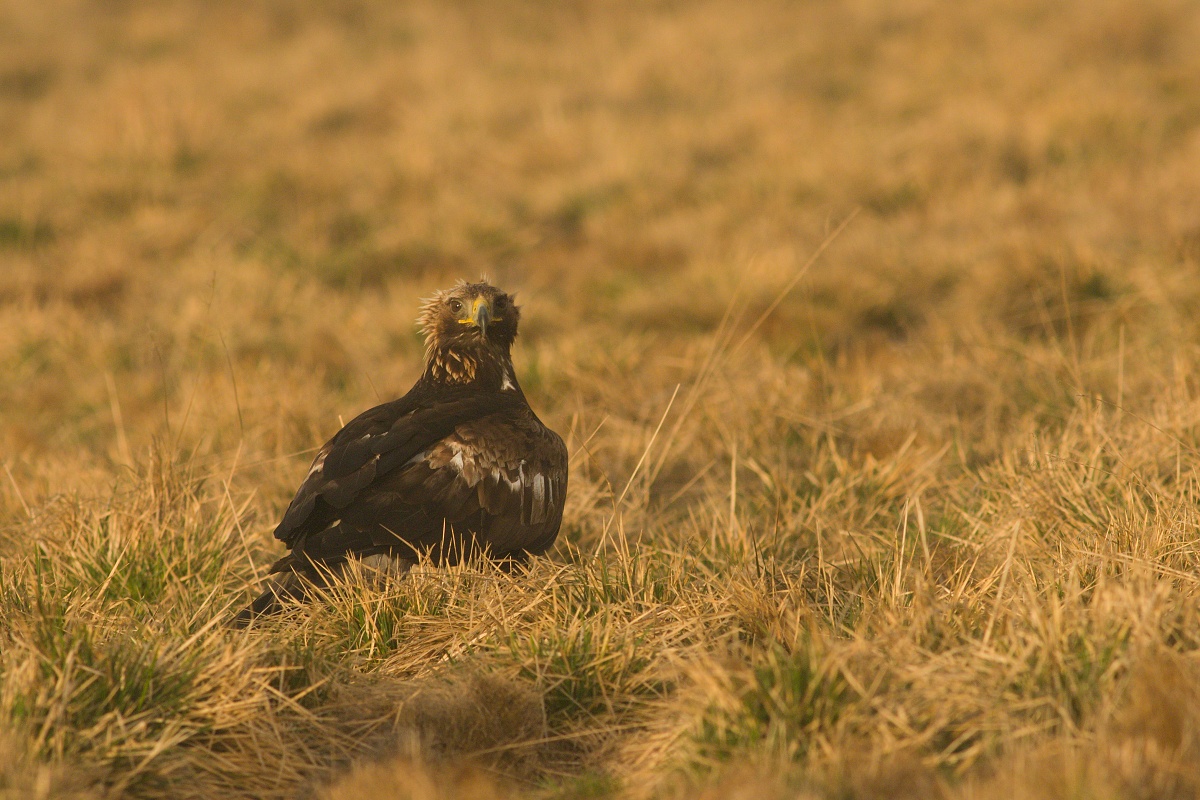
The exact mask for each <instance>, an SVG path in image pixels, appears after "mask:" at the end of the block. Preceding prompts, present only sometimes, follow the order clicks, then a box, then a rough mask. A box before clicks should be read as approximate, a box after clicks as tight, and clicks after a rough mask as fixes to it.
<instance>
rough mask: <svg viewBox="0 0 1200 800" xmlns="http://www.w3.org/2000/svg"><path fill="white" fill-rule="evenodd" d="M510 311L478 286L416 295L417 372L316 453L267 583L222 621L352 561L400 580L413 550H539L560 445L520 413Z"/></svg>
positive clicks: (552, 528)
mask: <svg viewBox="0 0 1200 800" xmlns="http://www.w3.org/2000/svg"><path fill="white" fill-rule="evenodd" d="M519 319H520V311H519V309H518V308H517V306H516V304H515V303H514V302H513V298H512V297H511V296H510V295H508V294H505V293H504V292H502V291H500V290H499V289H497V288H496V287H494V286H492V285H490V284H488V283H486V282H481V283H459V284H458V285H457V286H455V287H454V288H453V289H448V290H444V291H440V292H437V293H436V294H434V295H433V297H431V298H429V299H428V300H426V301H425V303H424V305H423V307H422V309H421V316H420V319H419V324H420V325H421V327H422V329H423V330H424V333H425V342H426V348H425V369H424V372H423V373H422V374H421V377H420V378H419V379H418V380H417V382H416V384H414V385H413V387H412V389H410V390H409V392H408V394H406V395H404V396H403V397H401V398H400V399H398V400H393V401H391V402H390V403H384V404H383V405H380V406H376V407H375V408H372V409H370V410H369V411H365V412H363V413H362V414H360V415H359V416H357V417H356V418H354V419H353V420H351V421H350V423H349V424H348V425H346V426H345V427H344V428H342V429H341V430H340V431H338V432H337V435H335V436H334V437H333V438H332V439H330V440H329V441H328V442H326V443H325V446H324V447H322V448H321V449H320V451H318V453H317V456H316V458H315V459H313V463H312V467H311V468H310V469H309V471H308V476H307V477H306V478H305V479H304V482H303V483H301V484H300V488H299V490H298V491H297V492H296V496H295V498H294V499H293V500H292V503H291V505H290V506H288V509H287V511H286V512H284V515H283V519H282V520H281V521H280V523H279V526H278V527H276V528H275V537H276V538H277V539H280V540H282V541H283V542H284V543H285V544H286V545H287V547H288V550H289V552H288V554H287V555H285V556H284V557H283V558H281V559H279V561H277V562H276V563H275V565H274V566H272V567H271V573H272V574H273V575H277V576H278V577H276V578H272V579H270V582H269V583H268V585H267V588H266V591H264V592H263V593H262V594H261V595H260V596H259V597H258V599H256V600H255V601H254V602H253V603H252V604H251V605H250V607H249V608H246V609H244V610H243V611H241V612H240V613H239V614H238V615H237V616H236V617H235V618H234V619H233V624H235V625H245V624H246V623H248V622H249V621H250V620H252V619H253V618H254V617H256V616H258V615H260V614H267V613H271V612H273V611H278V610H280V609H281V607H282V604H281V600H282V599H283V598H285V597H286V598H292V599H300V598H303V597H304V596H305V594H306V591H307V589H308V587H310V586H318V587H319V586H322V585H325V584H326V583H327V582H328V580H329V578H330V577H331V576H333V575H336V574H337V573H338V572H339V571H340V570H341V569H342V568H343V566H344V565H345V564H346V562H347V561H348V560H350V559H360V560H361V561H362V563H363V565H364V566H365V567H367V568H369V569H372V570H375V571H377V572H380V573H385V574H387V573H392V574H400V573H403V572H404V571H406V570H407V569H408V568H409V567H410V566H412V565H413V564H414V563H415V562H416V561H417V560H418V559H419V558H420V557H422V556H425V555H427V556H428V557H429V558H430V559H431V560H432V561H433V562H434V563H438V564H445V563H455V562H458V561H460V560H462V559H464V558H469V557H472V556H474V555H486V556H487V557H490V558H493V559H497V560H500V561H502V562H512V561H522V560H524V559H525V558H526V557H528V556H529V555H531V554H533V555H537V554H540V553H542V552H545V550H546V549H547V548H549V547H550V545H551V544H553V543H554V539H555V537H556V536H557V535H558V528H559V525H560V523H561V522H562V513H563V500H564V499H565V498H566V493H567V450H566V447H565V446H564V445H563V441H562V439H561V438H559V436H558V434H556V433H555V432H554V431H552V430H550V429H549V428H547V427H546V426H545V425H543V424H542V422H541V420H539V419H538V418H537V415H535V414H534V413H533V409H531V408H530V407H529V403H528V401H526V399H525V395H524V394H523V393H522V392H521V386H520V384H519V383H517V376H516V373H515V372H514V371H513V365H512V356H511V353H510V350H511V347H512V343H513V340H514V339H515V338H516V336H517V322H518V320H519Z"/></svg>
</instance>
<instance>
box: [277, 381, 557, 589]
mask: <svg viewBox="0 0 1200 800" xmlns="http://www.w3.org/2000/svg"><path fill="white" fill-rule="evenodd" d="M505 394H506V395H508V398H511V397H512V394H511V393H505ZM506 399H507V398H506ZM442 411H443V412H444V411H445V409H442ZM419 416H420V414H419V413H412V412H410V414H409V416H408V417H407V418H406V419H408V420H409V421H407V422H404V423H403V424H399V425H397V426H394V427H398V428H400V429H407V428H411V427H414V426H416V423H417V422H418V421H419V420H417V417H419ZM441 418H443V419H444V416H443V417H441ZM460 420H461V421H459V422H457V423H456V424H453V425H451V426H449V430H448V431H446V432H445V434H444V435H442V436H441V437H438V438H433V436H432V435H431V433H430V431H429V430H427V432H426V433H425V434H424V435H416V436H408V437H407V439H406V442H407V444H405V445H404V446H402V447H400V446H398V447H394V448H392V449H390V450H386V451H385V453H384V454H383V455H382V456H380V457H376V456H372V455H370V453H369V451H364V454H363V455H362V456H359V457H357V458H356V459H355V460H352V461H350V463H352V464H353V463H356V462H359V461H360V462H361V466H359V467H358V469H356V470H352V471H350V472H346V473H345V474H344V475H341V476H339V477H332V476H325V477H322V478H319V479H318V481H317V482H316V485H315V486H314V487H310V493H313V494H315V495H316V497H317V498H318V499H317V500H315V501H313V503H312V507H311V509H310V510H309V513H308V514H307V515H306V516H305V517H304V519H303V522H302V524H301V525H299V526H295V527H293V529H292V530H291V531H289V536H290V539H288V541H289V545H290V546H291V547H292V550H293V554H292V556H291V557H289V558H287V559H285V561H286V562H287V563H283V562H281V563H280V565H279V566H280V567H281V568H284V569H287V568H295V566H297V564H296V563H295V562H296V561H297V559H296V558H295V557H296V556H302V558H300V559H299V561H300V562H301V563H307V562H312V561H317V562H324V563H326V564H334V563H337V562H340V561H342V560H344V559H345V558H347V557H349V556H351V555H359V556H361V555H369V554H373V553H379V552H389V553H392V554H394V555H402V556H405V557H411V556H415V555H416V554H417V553H418V552H425V553H428V554H430V555H431V556H432V557H433V558H434V559H435V560H437V561H451V562H453V561H457V560H458V559H459V558H460V557H462V555H464V554H465V553H466V552H469V551H473V550H487V551H488V552H489V553H490V554H491V555H492V556H493V557H508V556H513V557H521V556H523V555H524V554H527V553H533V554H536V553H541V552H543V551H545V550H546V549H547V548H548V547H549V546H550V545H551V544H552V543H553V542H554V539H555V537H556V536H557V534H558V529H559V525H560V524H561V521H562V509H563V501H564V500H565V497H566V488H567V452H566V448H565V446H564V445H563V443H562V440H561V439H560V438H559V437H558V436H557V434H555V433H554V432H553V431H550V430H549V429H548V428H546V427H545V426H544V425H542V423H541V422H540V421H539V420H538V419H537V417H536V416H534V414H533V412H532V411H531V410H530V409H529V407H528V405H526V404H525V403H524V402H523V398H522V402H521V403H519V404H518V405H516V406H515V407H514V405H513V404H512V403H511V402H506V403H504V404H501V407H500V410H498V411H493V412H492V413H485V414H476V415H467V416H466V418H465V419H463V418H461V417H460ZM347 427H348V428H349V427H350V426H347ZM417 427H423V428H426V429H432V428H434V427H436V426H431V425H430V424H429V422H428V421H426V424H425V425H423V426H417ZM439 432H440V431H439ZM359 438H362V437H360V436H353V437H351V438H350V441H351V442H354V441H357V440H358V439H359ZM431 439H432V440H431ZM413 442H424V443H425V444H424V446H423V447H419V448H417V447H414V446H413V444H412V443H413ZM331 444H332V442H331ZM327 447H328V446H327ZM414 450H415V452H414ZM335 452H336V448H332V449H330V454H329V455H327V456H325V457H324V459H322V457H321V456H320V455H318V459H317V461H315V462H314V468H313V471H312V472H310V477H309V479H308V480H306V484H307V483H308V482H309V481H312V480H313V478H314V476H320V475H322V474H323V473H324V472H325V471H326V470H328V469H329V465H330V460H331V459H332V458H333V455H334V453H335ZM397 454H400V455H397ZM410 454H411V455H410ZM401 457H403V461H399V459H400V458H401ZM341 460H343V461H344V460H346V459H345V457H344V456H343V457H342V459H341ZM388 461H390V462H391V463H390V464H389V463H387V462H388ZM398 461H399V463H397V462H398ZM335 463H338V462H335ZM385 468H386V469H385ZM339 472H344V470H339ZM347 476H349V477H350V480H347V479H346V478H347ZM303 494H305V490H304V487H301V492H299V493H297V499H296V501H293V506H296V505H297V501H298V502H300V503H301V504H304V503H306V501H305V500H302V499H301V498H302V495H303ZM303 507H304V506H303V505H301V506H300V508H301V510H303ZM291 513H292V511H291V509H289V514H291ZM287 521H288V518H287V515H285V517H284V522H283V523H281V524H280V529H283V528H284V525H285V523H287ZM277 535H278V534H277ZM281 538H283V537H281Z"/></svg>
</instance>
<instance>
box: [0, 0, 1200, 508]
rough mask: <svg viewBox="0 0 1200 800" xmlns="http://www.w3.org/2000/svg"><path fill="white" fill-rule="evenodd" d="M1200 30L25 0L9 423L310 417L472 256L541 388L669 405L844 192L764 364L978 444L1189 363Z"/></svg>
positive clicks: (1192, 17)
mask: <svg viewBox="0 0 1200 800" xmlns="http://www.w3.org/2000/svg"><path fill="white" fill-rule="evenodd" d="M1197 41H1200V11H1198V9H1197V6H1196V5H1195V4H1194V3H1191V2H1184V1H1183V0H1179V1H1176V0H1153V2H1143V3H1131V2H1118V1H1115V0H1089V2H1086V3H1085V2H1082V1H1080V2H1063V3H1047V2H1036V1H1034V0H986V1H985V2H975V3H947V2H934V1H933V0H900V2H893V1H892V0H888V2H884V1H883V0H837V1H835V0H813V1H812V2H771V1H770V0H753V2H739V3H731V2H689V3H680V2H586V1H583V0H581V1H579V2H563V3H548V2H533V1H532V0H529V1H528V2H526V1H525V0H505V2H471V0H462V1H460V2H449V3H448V2H436V3H434V2H411V3H388V2H372V1H371V0H334V1H333V2H276V1H275V0H252V1H251V2H187V1H186V0H155V2H144V3H143V2H136V3H135V2H103V3H101V2H73V1H71V0H55V2H41V3H31V2H16V1H13V2H6V3H4V4H3V6H2V7H0V365H2V367H0V369H2V374H3V376H4V379H3V381H0V454H2V455H0V458H3V460H4V464H5V465H6V466H7V468H8V469H9V470H10V471H12V472H13V474H14V475H15V476H17V477H18V478H19V480H20V482H21V483H22V484H23V485H26V486H27V487H28V488H27V490H26V491H27V492H28V493H32V494H45V493H52V492H54V491H58V490H61V489H64V488H69V487H73V486H80V487H82V486H86V485H89V484H90V483H93V482H95V481H99V483H100V484H103V483H104V482H106V481H108V480H109V479H110V476H111V475H112V474H113V469H114V466H119V465H122V464H128V463H132V462H134V461H136V460H139V459H141V458H142V457H143V456H144V455H145V453H146V452H147V448H148V447H149V445H150V442H151V440H152V439H153V438H154V437H155V436H158V437H160V438H161V439H162V440H164V441H168V442H170V443H178V444H180V445H181V446H184V447H187V448H191V449H193V450H197V451H199V452H206V453H216V454H229V453H231V452H233V451H234V450H235V449H237V448H239V447H242V448H243V449H245V450H246V451H247V452H253V453H254V454H256V456H255V457H256V458H265V457H279V456H283V455H286V454H289V453H292V452H297V451H301V450H304V449H305V448H310V447H312V446H313V445H315V444H316V443H317V442H319V441H321V440H323V439H324V438H325V437H326V436H328V435H329V434H331V433H332V432H333V431H334V430H336V427H337V418H338V416H339V415H344V417H345V418H347V419H348V418H349V415H351V414H353V413H356V412H357V410H359V409H360V408H362V407H365V406H366V405H369V404H373V403H374V402H376V401H377V399H387V398H388V397H390V396H393V395H395V394H397V393H399V392H402V391H403V390H405V389H406V388H407V386H408V385H409V384H410V382H411V381H412V380H413V379H414V378H415V377H416V375H417V373H418V371H419V359H420V352H421V343H420V341H419V338H418V336H417V334H416V332H415V330H414V325H413V318H414V317H415V314H416V310H417V306H418V299H419V298H420V297H421V296H423V295H424V294H427V293H428V292H430V291H432V290H433V289H436V288H439V287H442V286H445V285H447V284H448V283H450V282H451V281H452V280H454V279H457V278H474V277H476V276H478V275H480V274H484V273H486V274H487V275H489V276H491V277H492V278H493V279H494V280H496V281H497V282H498V283H500V284H501V285H503V286H504V287H506V288H509V289H514V290H517V291H519V293H520V299H521V301H522V302H523V303H524V305H525V308H526V312H525V319H524V322H523V329H522V330H523V333H522V338H521V342H520V352H519V353H518V355H517V359H518V362H519V363H518V366H519V368H520V369H521V371H522V372H521V379H522V381H523V383H524V384H525V386H526V389H527V391H528V392H529V393H530V394H531V396H532V397H533V398H534V401H535V406H537V407H538V408H539V409H540V410H542V411H543V412H544V415H545V416H547V417H548V418H549V419H550V420H551V421H552V422H553V424H555V425H556V426H557V427H559V428H560V429H565V428H573V427H581V428H587V430H591V429H592V427H594V425H595V423H597V422H598V421H599V419H600V418H601V417H602V416H603V414H605V413H607V414H613V415H615V416H616V417H617V418H618V419H619V418H620V417H621V416H622V415H623V414H624V415H627V416H629V417H631V418H632V417H645V416H652V415H656V414H657V413H659V411H658V410H659V409H661V408H662V405H663V403H664V402H665V399H666V398H667V397H669V394H670V390H671V388H672V387H673V386H674V385H675V384H676V383H677V382H680V381H681V380H682V381H686V380H688V378H689V375H691V374H692V372H690V371H689V370H691V368H692V366H694V365H695V364H696V363H698V362H697V360H696V358H697V356H696V354H697V352H698V351H697V348H698V347H700V345H701V344H702V343H707V342H708V341H709V340H708V338H706V337H709V335H710V334H711V333H712V332H713V331H715V330H716V329H717V328H718V326H719V324H720V321H721V319H722V318H723V315H725V313H726V311H727V310H730V309H733V310H735V311H736V312H737V315H738V316H737V319H738V320H741V321H742V322H741V328H740V330H745V329H747V328H748V324H747V323H748V322H749V321H750V320H754V319H756V318H758V316H760V314H761V312H762V311H764V310H765V309H767V308H768V307H769V306H770V304H771V303H772V301H773V300H775V298H776V297H777V296H778V295H779V292H780V291H781V289H783V288H784V287H786V286H787V285H788V282H789V281H791V280H792V279H793V277H794V276H795V275H796V274H797V272H798V270H799V269H800V268H801V267H802V265H803V264H804V262H805V261H806V260H807V259H808V258H809V256H810V255H811V254H812V253H813V252H814V250H815V249H816V248H817V247H818V245H819V244H820V243H821V242H822V241H823V240H824V239H825V237H826V236H827V235H828V234H829V232H830V231H831V230H833V229H834V228H835V227H836V226H837V225H838V224H840V223H841V222H842V221H844V220H845V219H846V218H847V217H848V216H850V215H851V214H853V213H855V211H856V210H857V216H855V218H854V219H853V221H852V222H851V223H850V225H849V226H848V227H847V228H846V230H845V231H844V232H843V233H842V234H841V235H840V236H839V237H838V238H837V239H836V240H835V241H834V242H833V244H832V245H831V246H830V247H829V249H828V251H827V252H825V253H824V254H823V255H822V257H821V258H820V259H819V260H818V262H817V263H816V264H815V266H813V267H812V269H810V270H809V271H808V272H807V273H805V275H804V277H803V280H802V281H801V282H800V284H799V285H798V286H797V288H796V289H795V291H792V292H790V293H789V294H787V296H786V297H785V299H784V301H783V302H782V303H781V304H780V305H779V307H778V308H777V310H776V311H775V312H774V313H773V314H772V315H771V316H770V317H769V318H768V319H767V320H766V321H765V322H764V324H763V325H761V326H760V327H759V328H757V329H756V330H755V331H754V334H753V336H752V340H751V341H752V347H751V348H750V349H749V350H747V351H746V352H753V353H755V354H756V355H755V358H760V359H764V360H761V361H756V362H754V363H753V364H751V365H750V367H751V369H750V372H749V373H748V374H762V371H763V369H766V368H767V367H766V366H763V365H769V368H770V369H772V370H783V371H782V372H778V373H776V377H777V378H779V380H782V381H784V383H785V384H786V385H787V386H789V387H790V388H789V389H788V392H791V393H793V394H795V395H796V396H797V397H801V396H802V397H803V398H806V399H803V403H802V404H803V405H804V407H805V408H806V413H809V412H811V413H813V414H817V415H820V414H822V413H828V414H834V415H839V414H842V413H843V412H844V411H845V409H854V408H856V406H855V404H856V403H861V402H868V403H869V404H871V407H872V408H873V409H874V411H871V412H868V413H867V416H865V417H864V416H863V415H862V414H861V413H860V414H859V416H858V417H856V418H861V420H862V422H861V424H859V423H853V424H851V423H847V425H848V426H849V427H846V428H843V429H842V430H843V431H847V432H848V433H847V435H849V436H851V437H852V438H853V439H854V442H856V443H857V444H858V445H861V447H862V448H865V449H866V450H873V449H880V448H882V449H883V450H887V449H889V448H891V449H894V448H895V446H897V445H898V444H899V443H900V442H902V441H903V440H904V439H905V438H906V437H907V436H908V435H909V433H910V432H912V430H915V431H916V432H917V433H918V435H919V436H921V437H924V438H926V439H929V440H931V441H935V440H936V441H942V440H944V439H945V438H946V437H947V436H948V435H949V434H951V433H954V434H955V435H956V436H957V435H959V434H961V436H960V439H961V440H962V441H964V442H967V444H966V445H964V446H965V447H966V448H967V449H968V450H971V451H972V452H971V453H968V454H967V457H968V459H969V458H973V457H975V458H979V459H986V458H988V457H989V456H990V454H994V452H995V451H996V442H997V441H998V440H999V438H1000V437H1002V436H1003V435H1005V432H1006V430H1008V427H1011V425H1013V424H1016V423H1015V422H1014V421H1016V420H1020V419H1022V418H1023V415H1026V414H1027V413H1034V414H1035V416H1038V415H1043V416H1044V415H1045V414H1047V413H1049V414H1051V415H1053V413H1055V410H1056V408H1060V407H1062V406H1067V405H1070V404H1071V403H1072V402H1073V399H1072V398H1075V397H1077V396H1079V395H1080V394H1081V393H1087V392H1094V393H1100V394H1103V395H1104V396H1105V397H1107V398H1109V399H1111V400H1112V401H1113V402H1116V401H1117V400H1118V399H1120V400H1121V402H1133V400H1134V399H1135V398H1137V397H1138V396H1139V394H1138V392H1139V386H1140V387H1142V389H1143V390H1144V391H1149V390H1148V389H1146V388H1145V387H1147V386H1149V385H1150V383H1154V382H1155V381H1157V380H1158V377H1159V376H1160V375H1162V374H1163V373H1164V372H1165V371H1168V370H1171V369H1177V370H1184V372H1187V370H1185V369H1184V367H1183V366H1181V365H1183V364H1186V363H1190V361H1188V358H1190V357H1191V356H1192V355H1194V351H1195V349H1196V346H1197V344H1200V334H1198V332H1197V329H1196V319H1197V315H1196V311H1197V309H1198V308H1200V276H1197V274H1196V268H1197V262H1198V261H1200V48H1197V47H1196V46H1195V43H1196V42H1197ZM705 346H707V345H705ZM1126 353H1128V354H1130V355H1129V356H1128V357H1127V356H1126ZM1133 354H1136V358H1134V357H1133ZM1127 358H1128V359H1129V360H1130V361H1129V365H1128V366H1127V365H1126V360H1125V359H1127ZM1118 361H1119V362H1120V363H1119V364H1118ZM756 365H757V366H756ZM793 368H794V369H793ZM788 370H792V371H791V372H789V371H788ZM1188 374H1190V373H1188ZM1179 375H1180V380H1184V379H1185V378H1187V375H1184V374H1183V372H1181V373H1179ZM789 376H790V377H789ZM1147 381H1149V382H1150V383H1147ZM1118 384H1119V385H1118ZM797 402H800V401H797ZM860 411H861V408H860ZM592 412H595V413H592ZM588 414H591V418H590V425H587V426H585V425H583V424H582V421H581V420H583V418H584V417H587V416H588ZM872 414H873V415H874V416H872ZM600 449H601V450H603V447H601V448H600ZM598 457H600V458H601V459H602V458H603V454H602V453H601V454H600V455H599V456H598ZM304 460H305V459H304V458H300V459H298V460H296V463H295V464H294V465H293V471H295V472H296V473H297V474H299V472H300V471H301V470H302V464H301V462H303V461H304ZM64 467H65V469H64ZM275 472H278V470H275ZM268 478H269V476H267V477H264V479H268ZM294 479H295V476H294V475H292V474H291V473H290V472H288V473H287V474H285V475H283V476H282V477H281V478H280V479H279V480H280V486H279V488H278V492H279V498H278V500H283V499H286V498H285V497H283V496H284V495H286V493H287V490H286V486H287V485H290V484H292V483H293V482H294ZM4 484H5V485H4V488H3V489H2V490H0V494H2V496H3V497H4V498H5V501H4V502H5V510H6V512H7V513H17V512H18V511H19V508H18V502H17V500H18V498H17V497H16V496H15V493H14V492H13V489H12V484H11V482H9V481H7V480H6V481H4ZM26 499H27V500H28V499H29V498H26Z"/></svg>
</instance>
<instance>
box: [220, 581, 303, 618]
mask: <svg viewBox="0 0 1200 800" xmlns="http://www.w3.org/2000/svg"><path fill="white" fill-rule="evenodd" d="M307 595H308V587H307V581H305V580H304V578H302V577H301V576H300V575H297V574H296V573H295V572H285V573H283V574H281V575H277V576H275V577H272V578H270V579H268V581H267V588H266V589H265V590H264V591H263V593H262V594H260V595H259V596H258V597H256V598H255V599H254V602H253V603H251V604H250V605H249V606H247V607H246V608H243V609H242V610H241V611H239V612H238V613H237V614H236V615H235V616H234V617H233V618H232V619H231V620H229V626H230V627H232V628H245V627H246V626H248V625H249V624H250V623H251V622H253V621H254V620H256V619H258V618H259V617H265V616H269V615H271V614H278V613H279V612H280V611H283V608H284V604H285V602H286V601H297V600H303V599H304V598H305V597H306V596H307Z"/></svg>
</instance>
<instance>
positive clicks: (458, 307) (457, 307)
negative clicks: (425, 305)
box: [446, 300, 463, 314]
mask: <svg viewBox="0 0 1200 800" xmlns="http://www.w3.org/2000/svg"><path fill="white" fill-rule="evenodd" d="M446 305H448V306H450V310H451V311H453V312H454V313H455V314H457V313H458V312H460V311H462V310H463V304H462V301H461V300H451V301H450V302H449V303H447V304H446Z"/></svg>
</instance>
